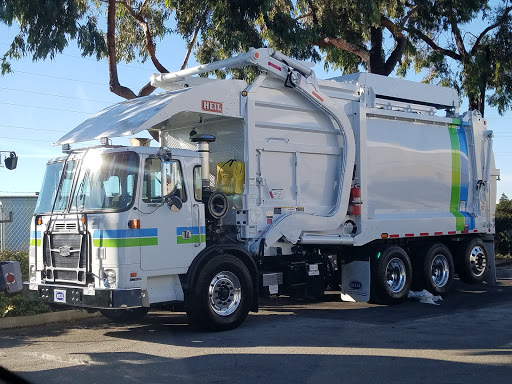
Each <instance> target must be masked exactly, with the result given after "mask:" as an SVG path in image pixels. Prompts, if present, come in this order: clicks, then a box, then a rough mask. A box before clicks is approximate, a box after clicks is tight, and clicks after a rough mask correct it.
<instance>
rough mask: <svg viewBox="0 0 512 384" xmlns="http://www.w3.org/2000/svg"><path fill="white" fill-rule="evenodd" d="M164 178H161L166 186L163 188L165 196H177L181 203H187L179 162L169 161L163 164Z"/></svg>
mask: <svg viewBox="0 0 512 384" xmlns="http://www.w3.org/2000/svg"><path fill="white" fill-rule="evenodd" d="M164 172H165V175H164V176H165V177H164V178H163V179H164V180H165V182H166V183H167V185H165V186H164V191H167V192H165V195H171V196H177V197H179V198H180V199H181V201H183V202H185V201H187V193H186V192H185V184H184V182H183V172H182V171H181V165H180V163H179V161H176V160H171V161H166V162H165V163H164Z"/></svg>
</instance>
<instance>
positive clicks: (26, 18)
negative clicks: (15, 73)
mask: <svg viewBox="0 0 512 384" xmlns="http://www.w3.org/2000/svg"><path fill="white" fill-rule="evenodd" d="M87 11H88V7H87V5H86V1H84V0H41V1H27V0H0V22H3V23H5V24H7V25H9V26H12V25H13V24H18V26H19V33H18V35H17V36H16V37H15V38H14V40H13V42H12V43H11V45H10V47H9V50H8V51H7V52H6V53H5V54H4V55H3V57H2V64H1V68H2V74H5V73H7V72H10V71H11V65H10V62H9V60H12V59H19V58H21V57H23V56H26V55H32V59H33V60H34V61H37V60H40V59H43V60H44V59H46V58H48V57H50V58H52V59H53V58H54V57H55V55H56V54H58V53H62V51H63V50H64V48H65V47H66V46H67V45H68V42H69V41H70V40H74V39H78V43H79V46H80V48H81V49H82V53H83V54H84V55H91V54H93V53H94V54H96V56H97V57H101V56H102V55H104V53H105V52H106V46H105V42H104V39H103V38H102V33H101V32H100V31H99V30H98V29H97V23H96V20H95V18H94V16H93V15H87Z"/></svg>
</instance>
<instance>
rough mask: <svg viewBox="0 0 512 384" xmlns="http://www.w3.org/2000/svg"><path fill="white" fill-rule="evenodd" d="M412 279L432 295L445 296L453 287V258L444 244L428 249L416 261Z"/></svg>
mask: <svg viewBox="0 0 512 384" xmlns="http://www.w3.org/2000/svg"><path fill="white" fill-rule="evenodd" d="M418 267H419V268H417V269H416V271H417V273H416V274H415V276H414V278H415V279H418V281H419V284H415V285H416V286H421V287H422V288H425V289H426V290H427V291H429V292H431V293H432V294H434V295H440V294H446V293H448V292H450V291H451V289H452V286H453V275H454V267H453V257H452V254H451V252H450V250H449V249H448V247H446V246H445V245H444V244H441V243H438V244H434V245H432V246H431V247H430V248H428V250H427V253H426V254H425V256H424V257H423V258H422V259H421V260H419V261H418Z"/></svg>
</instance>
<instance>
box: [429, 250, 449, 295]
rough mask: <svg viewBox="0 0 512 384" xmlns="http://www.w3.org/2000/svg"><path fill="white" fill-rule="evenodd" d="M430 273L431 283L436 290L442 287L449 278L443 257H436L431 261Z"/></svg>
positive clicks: (446, 263)
mask: <svg viewBox="0 0 512 384" xmlns="http://www.w3.org/2000/svg"><path fill="white" fill-rule="evenodd" d="M430 271H431V274H432V276H431V278H432V283H433V284H434V285H435V286H436V287H438V288H442V287H444V286H445V285H446V283H447V282H448V279H449V278H450V266H449V264H448V260H447V259H446V257H445V256H444V255H436V257H434V259H433V260H432V265H431V266H430Z"/></svg>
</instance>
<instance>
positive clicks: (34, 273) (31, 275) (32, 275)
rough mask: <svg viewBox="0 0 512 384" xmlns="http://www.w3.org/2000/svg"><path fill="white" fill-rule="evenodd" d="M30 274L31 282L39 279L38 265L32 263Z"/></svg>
mask: <svg viewBox="0 0 512 384" xmlns="http://www.w3.org/2000/svg"><path fill="white" fill-rule="evenodd" d="M29 275H30V282H31V283H35V282H36V280H37V275H36V266H35V265H31V266H30V270H29Z"/></svg>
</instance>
